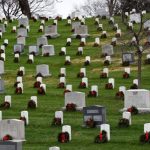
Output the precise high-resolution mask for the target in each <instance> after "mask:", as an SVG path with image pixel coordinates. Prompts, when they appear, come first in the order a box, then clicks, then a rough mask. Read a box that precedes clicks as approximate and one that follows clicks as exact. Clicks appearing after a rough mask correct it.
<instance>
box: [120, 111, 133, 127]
mask: <svg viewBox="0 0 150 150" xmlns="http://www.w3.org/2000/svg"><path fill="white" fill-rule="evenodd" d="M122 118H125V119H128V120H129V125H131V113H130V112H123V114H122Z"/></svg>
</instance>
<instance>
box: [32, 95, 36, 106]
mask: <svg viewBox="0 0 150 150" xmlns="http://www.w3.org/2000/svg"><path fill="white" fill-rule="evenodd" d="M31 100H33V101H34V102H35V104H36V107H37V96H31Z"/></svg>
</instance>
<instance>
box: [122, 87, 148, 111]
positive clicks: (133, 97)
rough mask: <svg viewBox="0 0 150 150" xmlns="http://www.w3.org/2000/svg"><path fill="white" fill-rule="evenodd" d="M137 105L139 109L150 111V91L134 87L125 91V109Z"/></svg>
mask: <svg viewBox="0 0 150 150" xmlns="http://www.w3.org/2000/svg"><path fill="white" fill-rule="evenodd" d="M131 106H135V107H137V108H138V110H139V111H150V91H149V90H145V89H132V90H126V91H125V100H124V110H126V109H128V108H130V107H131Z"/></svg>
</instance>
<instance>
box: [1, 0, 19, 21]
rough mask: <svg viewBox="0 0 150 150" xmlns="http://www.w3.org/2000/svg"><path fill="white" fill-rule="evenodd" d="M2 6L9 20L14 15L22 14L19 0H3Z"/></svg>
mask: <svg viewBox="0 0 150 150" xmlns="http://www.w3.org/2000/svg"><path fill="white" fill-rule="evenodd" d="M0 8H1V9H2V12H3V13H4V15H5V17H6V18H7V19H8V20H9V19H10V18H11V17H12V16H17V15H19V14H20V6H19V3H18V1H17V0H1V1H0Z"/></svg>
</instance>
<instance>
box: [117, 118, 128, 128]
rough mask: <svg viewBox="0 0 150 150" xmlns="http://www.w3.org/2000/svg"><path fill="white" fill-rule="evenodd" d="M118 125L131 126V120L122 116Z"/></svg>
mask: <svg viewBox="0 0 150 150" xmlns="http://www.w3.org/2000/svg"><path fill="white" fill-rule="evenodd" d="M118 127H121V128H126V127H129V120H128V119H126V118H121V119H120V120H119V123H118Z"/></svg>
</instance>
